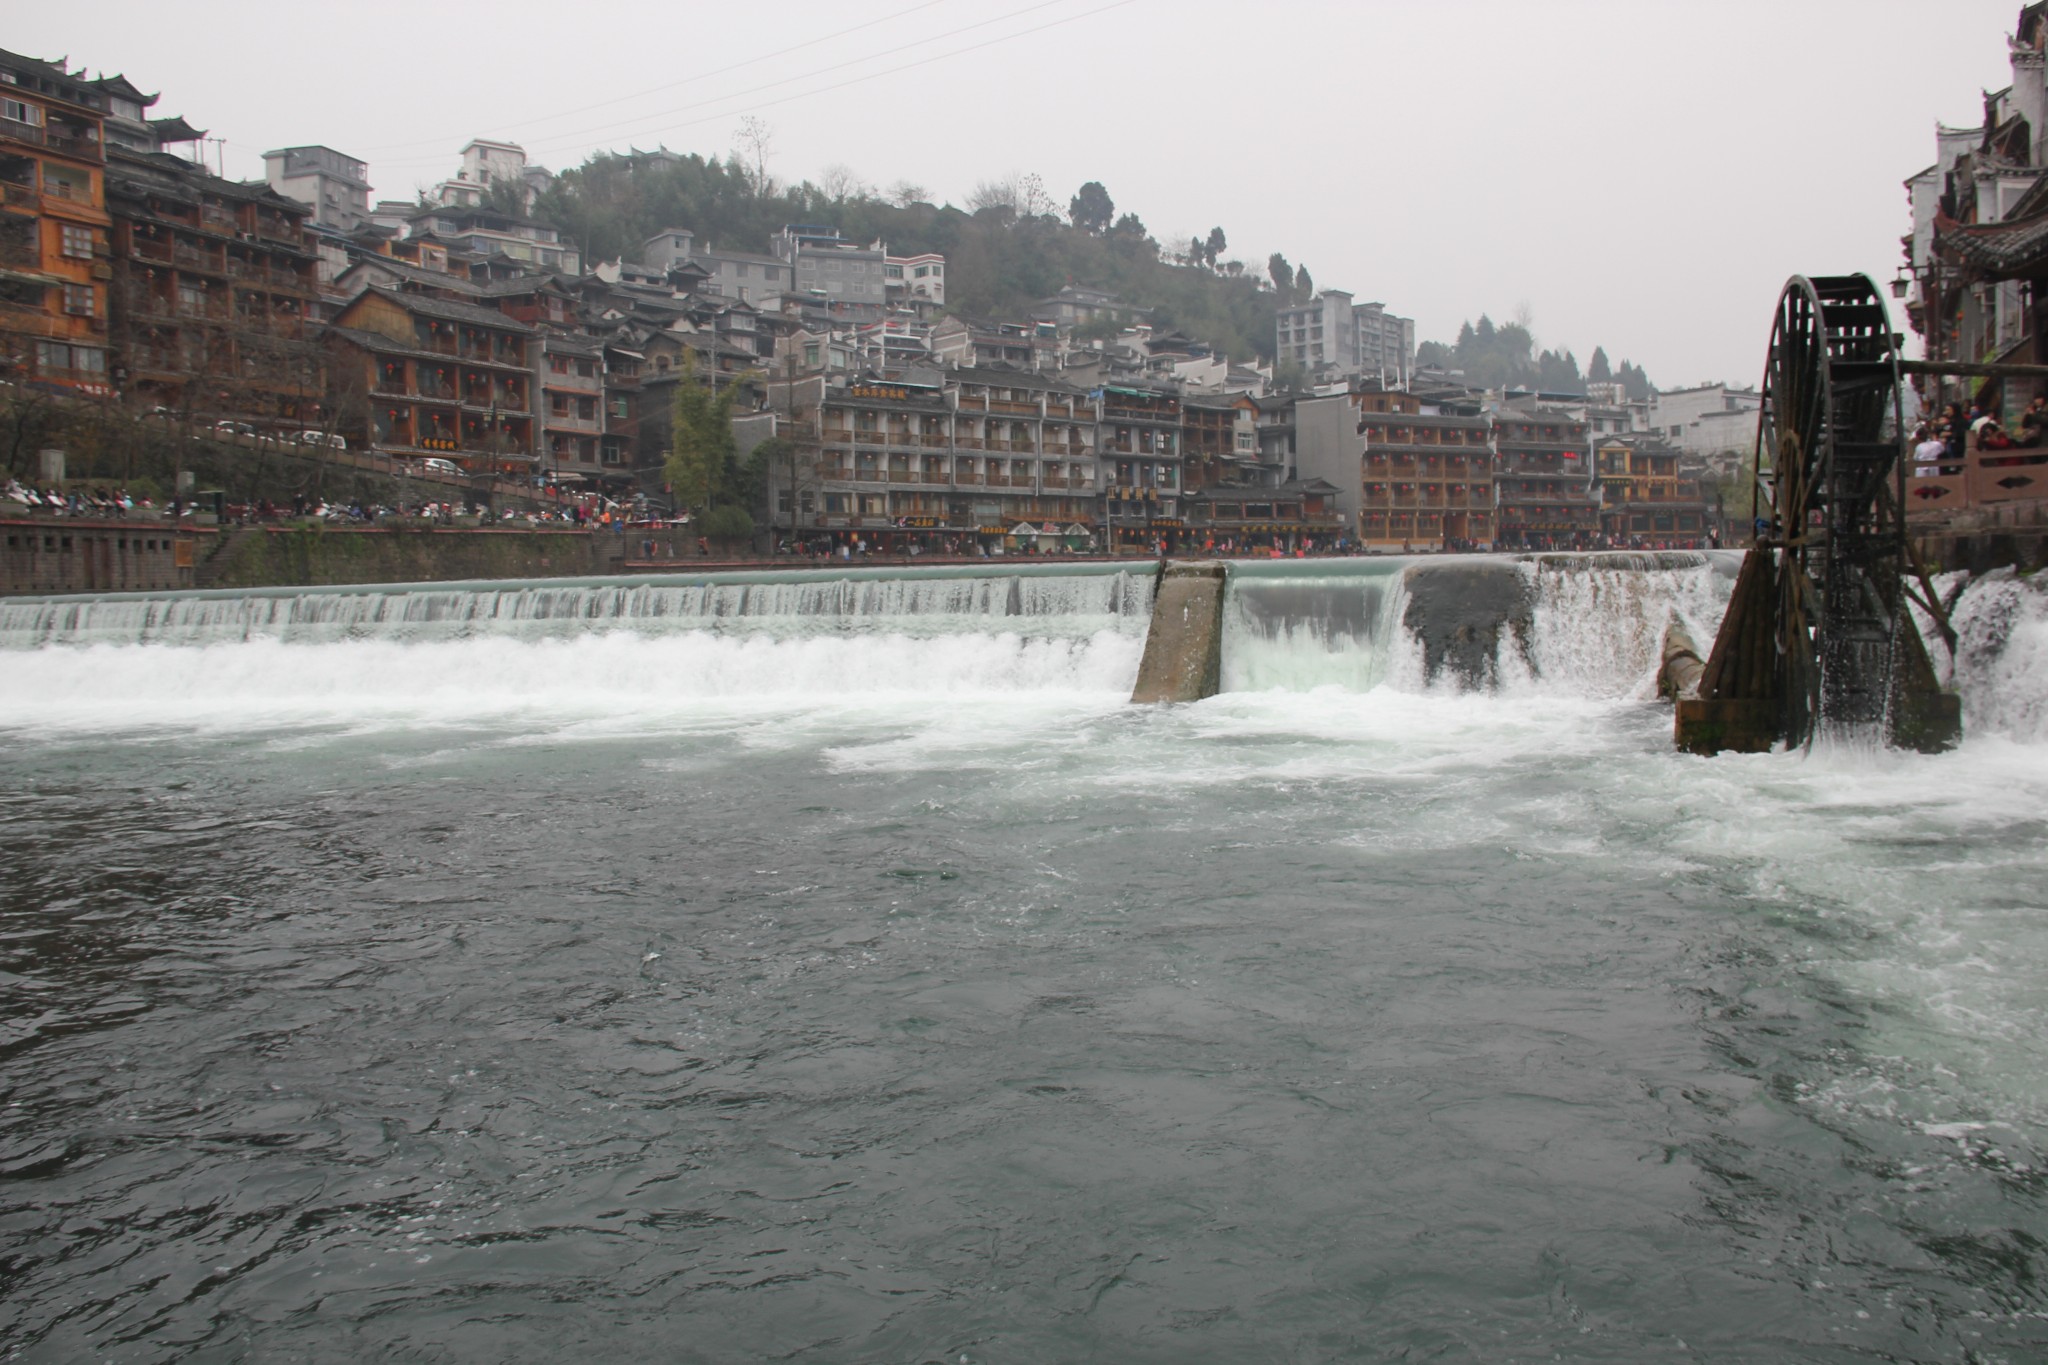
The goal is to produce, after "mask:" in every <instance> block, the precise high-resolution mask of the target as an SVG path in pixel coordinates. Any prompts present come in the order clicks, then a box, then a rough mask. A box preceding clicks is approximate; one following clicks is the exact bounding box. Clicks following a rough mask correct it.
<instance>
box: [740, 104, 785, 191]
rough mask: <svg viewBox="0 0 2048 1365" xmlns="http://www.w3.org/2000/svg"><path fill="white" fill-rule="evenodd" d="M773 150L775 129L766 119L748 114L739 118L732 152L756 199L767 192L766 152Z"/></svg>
mask: <svg viewBox="0 0 2048 1365" xmlns="http://www.w3.org/2000/svg"><path fill="white" fill-rule="evenodd" d="M774 150H775V130H774V129H773V128H771V127H769V126H768V121H767V120H766V119H763V118H759V117H757V116H755V115H753V114H749V115H747V116H746V117H745V118H743V119H741V120H740V130H739V132H738V133H736V134H734V135H733V152H734V154H735V155H736V156H737V157H738V158H739V164H740V168H741V170H742V171H744V172H745V174H746V177H747V184H748V186H749V187H750V188H751V189H752V190H753V192H754V197H755V198H756V199H760V198H764V197H766V195H767V193H768V190H769V182H768V154H769V153H770V152H773V151H774Z"/></svg>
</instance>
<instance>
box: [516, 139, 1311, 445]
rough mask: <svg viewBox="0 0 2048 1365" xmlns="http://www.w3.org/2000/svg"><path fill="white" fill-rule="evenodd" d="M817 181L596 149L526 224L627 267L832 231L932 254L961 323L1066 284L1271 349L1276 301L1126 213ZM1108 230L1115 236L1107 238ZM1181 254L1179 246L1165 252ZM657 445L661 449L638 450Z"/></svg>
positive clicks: (1224, 341) (1241, 353) (702, 159)
mask: <svg viewBox="0 0 2048 1365" xmlns="http://www.w3.org/2000/svg"><path fill="white" fill-rule="evenodd" d="M821 178H823V179H825V180H827V181H828V185H827V186H826V187H820V186H817V185H812V184H809V183H798V184H795V185H787V186H783V185H777V184H775V183H773V181H772V179H771V181H770V184H769V186H768V192H767V193H766V194H765V195H756V194H755V193H754V188H753V184H752V182H751V176H750V174H749V172H748V170H747V168H745V167H743V166H741V165H740V164H739V162H738V159H737V158H732V159H727V158H723V157H706V156H703V155H699V154H682V155H675V154H623V155H614V154H602V155H598V156H593V157H592V158H590V159H589V160H588V161H586V162H584V163H583V164H582V165H581V166H576V167H571V168H569V169H567V170H565V171H563V172H562V173H561V175H560V176H559V177H558V179H557V181H556V183H555V184H554V185H553V186H551V187H550V188H549V189H548V190H547V191H545V192H544V193H543V194H542V196H541V199H540V203H539V204H538V205H537V206H536V209H535V216H536V217H540V218H544V219H546V220H548V221H550V222H552V223H553V224H555V225H556V226H557V227H558V228H560V229H561V231H562V234H563V236H564V237H565V238H568V239H570V240H573V241H574V242H575V243H576V244H577V245H578V246H579V247H580V248H581V249H582V251H583V253H584V256H585V259H587V260H590V261H592V262H596V261H605V260H612V259H616V258H621V257H623V258H625V259H628V260H630V259H633V258H635V257H636V256H637V254H638V253H639V251H640V247H641V244H642V243H643V242H645V241H646V240H647V239H648V238H649V237H651V236H653V235H654V234H655V233H656V232H659V231H660V230H662V229H663V228H670V227H683V228H688V229H690V230H691V231H693V232H695V233H696V234H697V240H698V242H699V243H700V244H704V245H708V246H712V247H718V248H725V249H736V250H742V251H759V250H762V249H764V248H765V247H766V245H767V243H768V241H769V239H771V238H772V237H773V236H774V234H775V233H776V231H777V230H779V229H780V228H781V227H782V225H783V224H785V223H831V224H833V225H835V226H836V227H837V228H838V229H839V230H840V231H841V232H842V233H844V234H845V235H846V236H847V237H848V238H849V239H851V240H856V241H866V242H871V241H876V240H880V241H885V242H887V243H888V244H889V248H890V250H891V251H892V252H895V253H897V254H910V253H916V252H924V251H931V252H938V253H941V254H943V255H944V256H945V257H946V286H947V290H946V292H947V301H948V304H949V306H951V307H952V308H954V309H957V310H958V311H960V312H961V313H964V314H968V315H971V316H984V317H1016V316H1021V315H1022V314H1023V313H1024V311H1025V310H1026V309H1028V308H1029V307H1030V306H1031V304H1032V303H1033V302H1034V301H1035V300H1038V299H1042V298H1044V297H1046V296H1047V295H1049V294H1052V293H1055V292H1057V291H1058V290H1059V288H1060V286H1061V285H1063V284H1069V283H1072V284H1078V285H1085V286H1087V287H1089V288H1093V289H1101V290H1104V291H1106V292H1108V293H1112V294H1115V295H1117V296H1118V297H1120V298H1122V299H1124V300H1125V301H1126V302H1128V303H1129V304H1131V305H1132V306H1134V307H1137V308H1144V309H1147V310H1150V311H1151V312H1152V313H1153V314H1154V316H1155V317H1156V318H1157V319H1158V320H1159V323H1160V325H1161V326H1162V327H1173V328H1178V329H1180V330H1182V331H1185V332H1186V333H1187V334H1188V335H1189V336H1191V337H1195V338H1197V339H1199V340H1202V341H1205V342H1208V343H1209V344H1210V345H1212V346H1214V347H1216V349H1217V350H1218V352H1219V353H1223V354H1228V355H1229V356H1231V357H1232V358H1233V359H1238V360H1247V359H1252V358H1254V357H1266V358H1270V357H1271V356H1272V354H1273V310H1274V308H1275V306H1276V305H1278V304H1282V303H1285V302H1286V301H1287V300H1286V298H1285V297H1284V296H1282V295H1279V294H1276V293H1275V292H1274V291H1272V290H1270V289H1265V288H1261V287H1260V284H1259V282H1257V281H1255V280H1254V279H1253V278H1252V277H1251V276H1249V275H1240V276H1236V277H1233V276H1232V275H1231V274H1230V273H1229V268H1228V266H1227V264H1225V263H1223V262H1221V261H1219V262H1218V264H1219V265H1220V266H1223V269H1222V270H1220V271H1212V270H1190V269H1185V268H1179V267H1176V266H1175V265H1173V264H1172V263H1170V262H1169V261H1168V260H1166V259H1164V258H1163V256H1162V253H1161V252H1160V250H1159V246H1158V243H1157V242H1155V241H1153V240H1152V239H1151V237H1150V236H1149V235H1148V234H1147V230H1146V228H1145V225H1144V223H1143V221H1142V220H1141V219H1139V218H1138V217H1137V215H1135V214H1129V215H1123V216H1122V217H1118V216H1114V215H1112V216H1108V217H1104V218H1102V219H1100V220H1098V221H1097V223H1096V225H1095V226H1094V227H1093V228H1087V227H1081V226H1069V225H1068V224H1067V222H1066V221H1065V219H1064V218H1059V219H1055V218H1052V217H1049V216H1043V215H1030V216H1027V215H1024V214H1021V213H1019V212H1017V211H1015V210H1014V209H1011V208H1009V207H1007V206H1006V207H1003V208H1000V209H996V210H992V211H989V212H986V213H984V214H981V215H975V214H971V213H968V212H966V211H964V210H963V209H962V208H961V207H958V206H956V205H952V204H948V205H943V206H940V205H934V204H931V203H928V202H923V200H924V198H925V191H924V189H923V187H921V186H915V185H911V186H904V187H895V188H892V190H891V192H890V194H889V196H888V197H887V198H884V197H880V196H875V195H868V196H865V197H856V198H849V199H846V200H844V201H842V202H834V201H833V200H832V199H831V198H830V197H829V196H830V193H831V188H830V186H829V182H830V181H831V179H832V177H830V176H825V177H821ZM1023 179H1024V177H1021V176H1019V177H1005V178H1003V180H1002V182H1001V183H1003V184H1005V186H1006V188H1007V191H1008V192H1007V193H1006V194H1005V195H1004V196H1003V197H1005V198H1009V199H1016V198H1019V197H1022V198H1023V199H1026V200H1029V199H1030V197H1031V196H1030V194H1029V190H1028V187H1025V188H1021V189H1020V187H1019V185H1018V183H1017V182H1018V181H1021V180H1023ZM1096 189H1097V190H1100V189H1101V185H1100V184H1099V182H1098V183H1097V184H1096ZM1080 197H1081V196H1078V195H1077V196H1076V198H1077V199H1079V198H1080ZM1089 197H1090V198H1091V199H1092V198H1093V196H1092V195H1091V196H1089ZM1102 200H1103V202H1102V204H1099V205H1097V206H1096V208H1097V209H1098V210H1101V209H1103V207H1104V205H1109V198H1108V194H1107V192H1104V193H1103V196H1102ZM1110 207H1113V205H1110ZM1085 212H1086V210H1085V209H1084V216H1085ZM1117 223H1121V224H1122V230H1121V231H1112V230H1111V229H1112V226H1113V225H1114V224H1117ZM1191 245H1192V243H1189V242H1186V241H1177V242H1176V244H1175V251H1176V252H1179V251H1185V250H1187V249H1188V247H1189V246H1191ZM1205 254H1206V242H1205ZM1289 275H1290V281H1291V278H1292V272H1291V270H1290V272H1289ZM707 382H708V380H707ZM719 385H720V387H721V388H722V387H723V386H724V379H723V377H722V376H721V377H720V380H719ZM665 417H666V412H665V410H664V412H663V414H662V418H663V419H664V420H665ZM662 448H663V443H661V442H655V443H654V444H652V445H651V446H650V447H649V449H650V451H652V450H659V449H662Z"/></svg>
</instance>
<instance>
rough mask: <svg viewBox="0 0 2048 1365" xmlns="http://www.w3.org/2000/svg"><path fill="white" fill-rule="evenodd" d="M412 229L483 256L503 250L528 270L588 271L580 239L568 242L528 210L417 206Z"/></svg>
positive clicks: (550, 225) (417, 233) (412, 231)
mask: <svg viewBox="0 0 2048 1365" xmlns="http://www.w3.org/2000/svg"><path fill="white" fill-rule="evenodd" d="M409 231H410V233H411V235H413V236H415V237H422V236H431V237H433V238H434V239H435V240H436V241H439V242H441V243H443V244H444V245H446V246H448V247H449V248H450V249H452V250H458V251H467V252H470V253H472V254H474V255H477V256H482V257H489V256H492V255H503V256H505V257H508V258H509V259H511V260H512V261H515V262H518V263H519V267H520V268H524V269H532V270H552V271H558V272H560V273H561V274H564V275H580V274H582V273H583V253H582V252H581V251H580V250H578V249H577V247H576V244H575V243H574V242H565V241H563V240H562V234H561V232H560V231H559V230H558V229H557V228H556V227H555V226H554V224H552V223H545V222H542V221H541V220H539V219H537V218H528V217H526V216H525V215H524V214H517V213H502V212H500V211H498V210H497V209H494V208H491V207H490V206H488V205H483V206H479V207H475V208H465V207H460V206H451V205H429V206H427V207H425V208H420V209H416V210H415V211H414V212H413V216H412V220H411V225H410V228H409Z"/></svg>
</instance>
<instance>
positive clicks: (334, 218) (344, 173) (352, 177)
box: [263, 146, 370, 232]
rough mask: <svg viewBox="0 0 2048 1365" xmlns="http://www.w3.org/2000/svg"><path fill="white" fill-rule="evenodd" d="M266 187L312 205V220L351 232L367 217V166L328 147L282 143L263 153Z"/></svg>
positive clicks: (368, 207) (327, 226)
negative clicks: (296, 145)
mask: <svg viewBox="0 0 2048 1365" xmlns="http://www.w3.org/2000/svg"><path fill="white" fill-rule="evenodd" d="M263 175H264V178H265V179H266V180H267V181H269V183H270V188H272V189H273V190H276V191H277V192H278V193H279V194H282V195H284V196H286V197H287V198H291V199H296V200H298V201H299V202H300V203H301V204H309V205H311V206H312V209H313V222H314V223H315V224H317V225H318V226H320V227H324V228H329V229H331V230H333V231H335V232H354V231H356V230H357V229H358V228H360V227H362V226H363V225H364V224H365V223H367V222H368V221H369V218H370V167H369V165H368V163H366V162H362V161H358V160H356V158H354V157H352V156H350V155H348V154H347V153H345V152H337V151H335V150H334V148H332V147H319V146H314V147H282V148H279V149H278V150H276V151H274V152H265V153H264V154H263Z"/></svg>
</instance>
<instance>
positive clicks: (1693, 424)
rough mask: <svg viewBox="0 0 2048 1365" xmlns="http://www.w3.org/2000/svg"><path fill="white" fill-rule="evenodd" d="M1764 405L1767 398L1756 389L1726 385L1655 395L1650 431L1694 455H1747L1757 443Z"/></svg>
mask: <svg viewBox="0 0 2048 1365" xmlns="http://www.w3.org/2000/svg"><path fill="white" fill-rule="evenodd" d="M1762 406H1763V396H1762V395H1761V394H1759V393H1758V392H1757V391H1756V390H1755V389H1731V388H1729V387H1728V386H1727V385H1726V384H1700V385H1697V386H1695V387H1693V388H1689V389H1671V390H1669V391H1666V392H1662V393H1657V394H1653V395H1652V396H1651V398H1650V414H1649V431H1650V434H1651V435H1654V436H1661V437H1663V438H1664V439H1665V440H1667V441H1669V442H1671V444H1673V445H1675V446H1677V447H1678V448H1679V449H1681V450H1683V451H1685V452H1686V453H1688V454H1691V455H1720V454H1724V453H1727V452H1729V451H1735V452H1738V453H1746V452H1747V451H1748V450H1749V449H1750V448H1751V447H1752V446H1754V445H1755V444H1756V424H1757V410H1758V409H1759V408H1761V407H1762Z"/></svg>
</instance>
